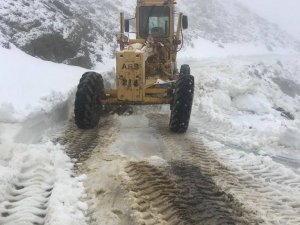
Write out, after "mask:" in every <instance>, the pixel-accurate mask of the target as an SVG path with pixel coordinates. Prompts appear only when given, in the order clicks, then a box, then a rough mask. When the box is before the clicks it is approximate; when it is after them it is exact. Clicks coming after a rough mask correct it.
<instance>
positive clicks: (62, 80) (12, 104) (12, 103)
mask: <svg viewBox="0 0 300 225" xmlns="http://www.w3.org/2000/svg"><path fill="white" fill-rule="evenodd" d="M11 46H12V48H11V49H4V48H1V47H0V62H1V73H0V80H1V83H0V114H1V119H2V120H3V119H9V120H11V119H12V117H16V119H24V118H25V117H26V116H28V115H29V114H30V113H31V112H33V111H38V110H41V109H45V108H47V105H48V104H51V106H53V105H55V104H57V103H59V102H61V101H63V100H66V97H67V94H68V92H69V91H70V90H71V89H72V88H73V87H75V86H76V85H77V83H78V81H79V79H80V77H81V75H82V74H83V73H84V72H85V70H84V69H82V68H79V67H73V66H67V65H63V64H56V63H52V62H47V61H43V60H40V59H36V58H34V57H31V56H29V55H27V54H25V53H24V52H22V51H20V50H19V49H17V48H16V47H15V46H13V45H11ZM49 96H51V99H49V98H50V97H49ZM43 97H44V100H42V98H43ZM48 108H49V107H48ZM50 108H51V107H50ZM9 112H10V113H9ZM9 114H10V115H9ZM4 117H6V118H4Z"/></svg>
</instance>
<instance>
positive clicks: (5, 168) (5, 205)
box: [0, 124, 87, 225]
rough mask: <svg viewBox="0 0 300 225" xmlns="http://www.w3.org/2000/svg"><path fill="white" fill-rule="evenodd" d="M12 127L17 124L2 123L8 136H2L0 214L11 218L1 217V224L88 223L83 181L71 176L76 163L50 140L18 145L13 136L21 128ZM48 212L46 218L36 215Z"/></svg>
mask: <svg viewBox="0 0 300 225" xmlns="http://www.w3.org/2000/svg"><path fill="white" fill-rule="evenodd" d="M11 126H16V125H6V126H4V125H3V124H1V130H2V131H3V130H4V134H5V135H4V134H3V133H2V134H1V136H0V150H1V151H0V211H1V213H2V215H3V214H4V213H7V214H8V216H7V217H0V224H14V225H19V224H29V222H32V223H34V222H36V223H40V222H41V221H43V220H44V219H45V224H51V225H52V224H62V223H63V224H69V225H71V224H72V225H73V224H78V225H82V224H85V211H86V209H87V206H86V204H85V203H84V202H82V201H81V200H80V199H81V198H82V197H83V196H84V195H85V193H84V188H83V184H82V179H81V178H80V177H74V176H71V175H72V174H73V173H72V168H73V163H72V162H71V161H70V159H69V158H68V157H67V156H66V154H65V153H64V150H63V147H62V146H60V145H55V144H53V143H52V142H49V141H47V142H45V143H40V144H23V143H15V141H14V138H13V137H14V135H16V133H18V132H19V131H20V128H18V127H11ZM17 186H19V187H20V188H16V187H17ZM62 193H64V194H62ZM48 195H50V196H49V197H48ZM13 199H15V200H14V201H13ZM47 199H48V200H47ZM41 205H43V206H44V208H40V207H41ZM46 213H47V217H46V218H44V219H43V218H40V217H38V216H36V215H37V214H46Z"/></svg>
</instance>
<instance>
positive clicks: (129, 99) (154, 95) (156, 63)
mask: <svg viewBox="0 0 300 225" xmlns="http://www.w3.org/2000/svg"><path fill="white" fill-rule="evenodd" d="M175 4H176V1H175V0H137V6H136V16H135V17H136V38H135V39H130V38H129V37H128V36H126V34H125V33H130V32H129V27H130V26H129V25H130V24H129V20H125V19H124V14H123V13H121V16H120V34H119V38H118V43H119V45H120V50H119V51H118V52H117V53H116V89H105V88H104V82H103V79H102V76H101V75H100V74H98V73H96V72H87V73H85V74H83V75H82V77H81V79H80V81H79V84H78V87H77V92H76V98H75V107H74V113H75V123H76V125H77V126H78V127H79V128H80V129H91V128H94V127H96V126H97V124H98V123H99V119H100V117H101V116H102V114H103V111H104V110H103V108H106V109H107V108H110V107H108V106H110V105H117V106H122V105H155V104H170V109H171V116H170V124H169V127H170V130H171V131H173V132H176V133H184V132H186V130H187V129H188V126H189V120H190V115H191V110H192V104H193V97H194V77H193V76H192V75H191V74H190V67H189V66H188V65H182V66H181V68H180V72H179V71H178V69H177V62H176V60H177V52H178V51H179V46H181V47H182V44H183V34H182V30H183V29H186V28H187V27H188V21H187V17H186V16H184V15H183V14H182V13H179V14H178V22H177V30H176V32H175V28H174V27H175Z"/></svg>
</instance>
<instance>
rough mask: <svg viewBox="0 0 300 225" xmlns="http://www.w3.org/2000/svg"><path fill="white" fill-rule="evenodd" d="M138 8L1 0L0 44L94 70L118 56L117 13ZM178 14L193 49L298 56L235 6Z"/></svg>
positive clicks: (219, 4)
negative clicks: (242, 48)
mask: <svg viewBox="0 0 300 225" xmlns="http://www.w3.org/2000/svg"><path fill="white" fill-rule="evenodd" d="M135 2H136V1H135V0H130V1H126V2H125V1H120V0H116V1H108V0H102V1H97V0H86V1H83V0H75V1H68V0H50V1H48V0H35V1H13V0H2V1H1V3H0V21H1V23H0V43H2V45H5V46H7V41H10V42H12V43H13V44H15V45H16V46H17V47H19V48H21V49H23V50H24V51H26V52H27V53H29V54H31V55H33V56H37V57H40V58H42V59H46V60H51V61H54V62H63V63H66V64H72V65H79V66H83V67H86V68H90V67H92V66H94V65H95V64H96V63H97V62H102V61H106V59H107V58H110V57H112V56H113V55H114V50H115V48H116V46H117V45H116V35H117V33H118V32H119V19H118V18H119V12H121V11H124V12H125V14H126V16H127V17H129V18H131V17H132V15H133V14H134V10H135V8H134V5H135ZM178 10H181V11H184V12H185V13H186V14H187V15H189V17H190V29H189V30H188V31H187V33H186V34H185V38H186V43H188V44H189V45H192V46H193V45H195V46H196V47H197V43H194V42H195V41H197V40H198V41H199V39H200V40H204V41H208V42H210V44H211V43H212V45H213V46H215V47H217V48H219V49H220V48H221V49H222V48H224V47H225V48H226V45H228V44H248V45H251V46H253V45H256V46H259V47H260V48H264V52H268V51H269V52H270V51H272V50H273V51H276V49H277V48H284V49H293V50H295V49H297V50H299V44H298V43H296V42H295V41H294V40H293V39H292V38H291V37H289V36H288V35H287V34H285V33H284V32H283V31H281V30H280V29H278V27H276V26H275V25H272V24H270V23H269V22H267V21H265V20H264V19H262V18H260V17H259V16H257V15H255V14H253V13H251V12H250V11H249V10H247V9H246V8H244V7H242V6H241V5H239V4H237V3H236V1H235V0H228V1H221V0H200V1H199V0H197V1H196V0H194V1H187V0H180V1H178ZM3 43H6V44H3ZM201 43H202V44H203V42H201ZM204 44H207V43H204Z"/></svg>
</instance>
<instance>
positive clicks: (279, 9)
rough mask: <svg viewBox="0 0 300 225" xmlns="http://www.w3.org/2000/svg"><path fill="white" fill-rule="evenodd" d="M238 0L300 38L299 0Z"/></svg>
mask: <svg viewBox="0 0 300 225" xmlns="http://www.w3.org/2000/svg"><path fill="white" fill-rule="evenodd" d="M225 1H226V0H225ZM238 1H239V2H241V3H242V4H244V5H246V6H247V7H248V8H249V9H250V10H252V11H254V12H256V13H258V14H259V15H260V16H262V17H264V18H265V19H267V20H269V21H271V22H273V23H276V24H278V25H279V27H280V28H281V29H284V30H286V31H287V32H289V34H291V35H292V36H293V37H295V38H297V39H298V40H300V0H238Z"/></svg>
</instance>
